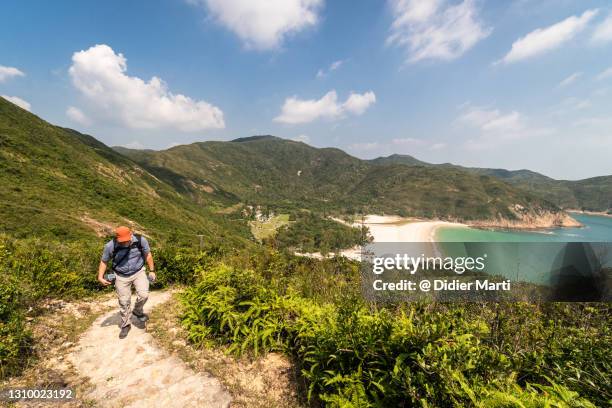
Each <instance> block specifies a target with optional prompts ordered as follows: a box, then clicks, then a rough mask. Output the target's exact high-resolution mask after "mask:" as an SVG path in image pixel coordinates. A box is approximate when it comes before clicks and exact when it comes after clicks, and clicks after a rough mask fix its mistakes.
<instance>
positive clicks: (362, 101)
mask: <svg viewBox="0 0 612 408" xmlns="http://www.w3.org/2000/svg"><path fill="white" fill-rule="evenodd" d="M374 103H376V95H374V92H372V91H369V92H366V93H364V94H358V93H354V92H351V94H350V95H349V97H348V99H347V100H346V102H344V104H343V105H342V107H343V110H345V111H346V112H349V113H352V114H353V115H361V114H363V113H364V112H365V111H366V110H368V108H369V107H370V105H372V104H374Z"/></svg>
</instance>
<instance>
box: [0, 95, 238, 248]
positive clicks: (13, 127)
mask: <svg viewBox="0 0 612 408" xmlns="http://www.w3.org/2000/svg"><path fill="white" fill-rule="evenodd" d="M211 203H212V202H211ZM0 217H2V220H3V222H2V230H4V232H8V233H11V234H14V235H16V236H26V235H29V234H37V235H55V236H59V237H68V238H76V237H78V236H85V235H93V233H94V229H92V228H91V227H89V226H88V225H87V223H86V222H83V221H82V218H83V217H90V218H92V219H94V220H97V221H101V222H103V223H110V224H114V223H125V222H129V221H132V222H134V223H136V225H139V226H141V227H142V228H143V229H144V230H145V231H149V232H154V231H155V232H158V233H162V234H163V233H166V234H168V233H170V232H171V231H175V230H180V231H181V233H184V234H187V233H205V234H210V235H227V234H232V235H236V236H239V235H243V236H246V234H247V226H246V225H238V224H237V223H235V222H229V221H227V220H225V219H224V218H223V217H221V216H216V215H213V214H212V213H211V212H210V211H208V210H207V209H206V208H203V207H201V206H198V205H196V204H195V203H193V202H192V201H190V200H187V199H186V198H185V197H183V196H181V195H180V194H178V193H177V192H176V191H175V190H174V189H173V188H172V187H171V186H169V185H168V184H166V183H164V182H162V181H160V180H159V179H157V178H156V177H154V176H153V175H151V174H150V173H149V172H147V171H146V170H144V169H143V168H142V167H140V166H138V165H137V164H136V163H134V162H133V161H132V160H130V159H128V158H126V157H124V156H122V155H120V154H118V153H116V152H115V151H114V150H112V149H110V148H109V147H107V146H106V145H104V144H102V143H100V142H98V141H97V140H95V139H94V138H93V137H91V136H87V135H83V134H80V133H78V132H76V131H73V130H69V129H63V128H60V127H57V126H53V125H51V124H49V123H47V122H45V121H43V120H41V119H40V118H38V117H37V116H35V115H33V114H31V113H29V112H27V111H25V110H23V109H21V108H19V107H17V106H15V105H13V104H12V103H10V102H8V101H6V100H4V99H2V98H0Z"/></svg>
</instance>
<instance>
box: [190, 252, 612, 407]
mask: <svg viewBox="0 0 612 408" xmlns="http://www.w3.org/2000/svg"><path fill="white" fill-rule="evenodd" d="M198 274H200V275H201V278H200V280H199V281H198V283H197V284H196V285H195V286H194V287H192V288H190V289H188V290H187V291H186V292H185V294H184V297H183V304H184V310H185V311H184V315H183V323H184V324H185V326H186V327H187V328H188V330H189V336H190V340H191V341H192V342H194V343H196V344H201V345H205V344H213V343H214V344H222V345H225V346H227V348H228V351H229V352H232V353H235V354H239V355H240V354H245V353H246V354H251V355H258V354H260V353H263V352H267V351H273V350H274V351H282V352H284V353H286V354H288V355H289V356H291V357H292V358H293V360H294V361H296V362H297V364H298V365H299V368H300V369H301V373H302V376H303V378H304V379H305V380H306V382H307V384H308V398H309V399H310V400H319V401H321V402H323V403H324V404H326V405H329V406H337V407H369V406H413V405H417V406H436V407H446V406H448V407H450V406H469V405H475V406H483V407H484V406H498V407H514V406H516V407H521V406H526V407H540V406H541V407H548V406H550V407H553V406H558V407H591V406H592V405H591V404H590V403H589V402H588V401H586V400H584V399H582V398H581V397H580V395H579V393H578V392H576V391H573V390H571V388H568V387H567V386H564V385H561V384H557V383H555V382H554V381H550V380H548V379H547V378H546V377H543V376H542V374H541V373H540V375H539V378H540V379H541V380H542V381H540V383H539V384H536V383H526V382H521V381H519V380H518V378H519V377H520V375H524V372H523V373H521V372H518V371H517V370H516V367H517V366H520V364H517V360H518V359H519V356H520V353H519V352H516V353H513V354H511V355H509V354H507V353H505V352H502V351H501V350H500V349H499V348H498V347H496V346H495V345H493V344H492V343H491V335H492V334H491V328H490V327H489V324H487V321H486V319H485V318H486V317H487V315H486V314H483V315H482V317H478V316H476V317H475V316H474V315H473V314H471V313H468V311H467V310H465V309H464V308H463V307H462V306H455V307H439V308H437V309H436V308H432V307H430V306H429V305H404V306H402V307H399V308H392V309H390V308H374V307H370V306H368V305H366V304H364V303H363V302H362V301H360V300H359V297H357V296H355V295H354V294H353V295H349V296H346V297H344V298H341V299H340V300H337V301H336V302H334V303H321V302H317V301H315V300H313V299H308V298H304V297H302V296H300V295H299V294H298V293H297V291H295V290H294V288H292V287H291V285H289V286H287V284H288V282H291V281H290V280H283V279H275V280H271V279H267V278H266V277H265V274H262V273H259V272H258V271H254V270H252V269H244V268H235V267H231V266H228V265H225V264H218V265H215V266H213V267H210V268H200V269H199V270H198ZM544 354H546V353H545V352H544ZM545 357H547V356H546V355H545ZM553 357H554V356H551V358H553ZM523 369H524V367H523ZM607 376H609V373H608V374H607ZM534 378H535V377H534Z"/></svg>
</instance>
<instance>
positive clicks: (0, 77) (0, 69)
mask: <svg viewBox="0 0 612 408" xmlns="http://www.w3.org/2000/svg"><path fill="white" fill-rule="evenodd" d="M20 76H25V74H24V73H23V72H22V71H20V70H19V69H17V68H15V67H6V66H4V65H0V82H4V81H6V80H7V79H11V78H13V77H20Z"/></svg>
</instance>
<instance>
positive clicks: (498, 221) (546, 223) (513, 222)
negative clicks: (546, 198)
mask: <svg viewBox="0 0 612 408" xmlns="http://www.w3.org/2000/svg"><path fill="white" fill-rule="evenodd" d="M509 209H510V211H511V212H512V213H513V214H514V216H515V218H514V219H508V218H504V217H498V218H495V219H486V220H476V221H470V222H467V224H468V225H469V226H471V227H476V228H507V229H541V228H560V227H581V226H582V224H580V223H579V222H578V221H576V220H575V219H574V218H572V217H571V216H570V215H569V214H568V213H567V212H565V211H562V210H558V211H551V210H544V209H538V210H531V211H529V210H527V209H526V208H524V207H523V206H521V205H519V204H516V205H514V206H513V207H510V208H509Z"/></svg>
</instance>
